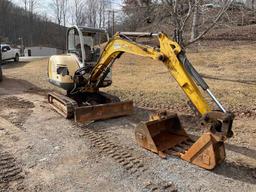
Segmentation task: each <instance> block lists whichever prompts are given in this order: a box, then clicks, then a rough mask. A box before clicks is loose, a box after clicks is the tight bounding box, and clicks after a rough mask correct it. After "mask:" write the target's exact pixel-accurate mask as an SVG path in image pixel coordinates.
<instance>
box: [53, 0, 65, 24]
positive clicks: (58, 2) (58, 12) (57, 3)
mask: <svg viewBox="0 0 256 192" xmlns="http://www.w3.org/2000/svg"><path fill="white" fill-rule="evenodd" d="M62 3H63V0H52V3H51V7H52V9H53V11H54V14H55V19H56V21H57V23H58V25H61V22H62V16H63V14H62V9H63V7H62V6H63V4H62Z"/></svg>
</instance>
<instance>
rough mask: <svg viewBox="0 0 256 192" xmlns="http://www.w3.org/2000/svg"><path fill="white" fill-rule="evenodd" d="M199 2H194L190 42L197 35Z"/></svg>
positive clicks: (197, 0)
mask: <svg viewBox="0 0 256 192" xmlns="http://www.w3.org/2000/svg"><path fill="white" fill-rule="evenodd" d="M199 14H200V13H199V0H195V7H194V13H193V21H192V29H191V40H192V39H195V38H196V37H197V36H198V35H199V31H198V23H199V19H200V16H199Z"/></svg>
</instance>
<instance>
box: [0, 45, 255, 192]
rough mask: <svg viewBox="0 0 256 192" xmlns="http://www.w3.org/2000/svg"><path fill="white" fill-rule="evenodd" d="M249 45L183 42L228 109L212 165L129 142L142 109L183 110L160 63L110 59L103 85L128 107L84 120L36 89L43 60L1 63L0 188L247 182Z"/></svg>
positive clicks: (201, 186) (42, 82)
mask: <svg viewBox="0 0 256 192" xmlns="http://www.w3.org/2000/svg"><path fill="white" fill-rule="evenodd" d="M255 48H256V43H252V42H250V44H241V45H236V46H222V47H210V48H205V47H199V49H198V52H191V51H188V57H189V58H190V60H191V62H192V63H193V64H194V66H195V67H196V68H197V69H198V70H199V71H200V73H201V74H202V75H203V76H204V77H205V79H206V81H207V82H208V83H209V85H210V87H211V88H212V91H213V92H214V93H215V94H216V96H217V97H218V98H219V99H220V101H222V103H223V105H224V106H225V107H226V108H227V109H229V110H231V111H234V112H235V114H236V119H235V121H234V126H233V127H234V128H233V130H234V137H233V138H231V139H229V140H228V142H227V144H226V152H227V158H226V160H225V162H224V163H222V164H221V165H220V166H218V167H217V168H216V169H214V170H213V171H207V170H204V169H201V168H199V167H196V166H194V165H192V164H189V163H187V162H185V161H182V160H181V159H178V158H176V157H169V158H168V159H167V160H163V159H160V158H159V157H158V156H157V155H155V154H152V153H150V152H148V151H146V150H143V149H142V148H139V147H138V146H137V145H136V143H135V139H134V128H135V127H136V125H137V124H138V123H139V122H140V121H142V120H146V119H147V118H148V115H149V114H150V113H151V110H150V109H154V110H157V109H160V110H162V109H167V110H170V111H174V112H178V113H179V114H180V115H184V114H185V115H186V116H184V118H183V119H185V117H186V118H187V115H188V114H190V115H191V114H192V113H191V111H190V109H189V108H188V107H187V105H186V101H187V99H186V97H185V96H184V94H183V93H182V91H181V90H180V88H179V87H178V86H177V84H176V83H175V81H174V80H173V79H172V78H171V77H170V76H169V74H168V72H167V70H166V69H165V67H164V65H162V64H161V63H158V62H154V61H152V60H150V59H145V58H140V57H133V56H131V55H124V56H123V57H122V58H121V59H119V60H118V61H117V63H116V64H115V65H114V68H113V82H114V83H113V85H112V86H111V87H109V88H107V89H105V91H106V92H109V93H112V94H115V95H117V96H119V97H120V98H122V99H133V100H134V102H135V105H136V109H135V112H134V114H133V115H132V116H129V117H121V118H116V119H111V120H105V121H97V122H94V123H90V124H76V123H74V122H73V121H72V120H66V119H63V118H62V117H61V116H60V115H59V114H57V113H56V112H55V111H53V110H52V109H51V108H50V106H49V105H48V103H47V101H46V93H47V91H48V90H52V89H54V87H53V86H51V85H50V84H49V83H48V82H47V74H46V68H47V60H39V61H33V62H27V63H25V62H23V63H18V64H14V63H8V64H5V65H4V66H3V73H4V76H5V77H4V81H3V82H1V83H0V191H43V192H45V191H49V192H50V191H72V192H73V191H74V192H79V191H81V192H82V191H95V192H96V191H145V192H146V191H237V192H240V191H256V141H255V136H256V78H255V74H256V68H255V66H256V52H255ZM145 108H148V110H146V109H145ZM184 121H185V120H184ZM194 125H195V124H194V123H193V122H191V124H189V125H186V127H187V130H188V132H189V133H190V134H194V135H198V134H200V131H199V130H198V129H196V127H194ZM99 141H101V142H99ZM113 149H115V150H113Z"/></svg>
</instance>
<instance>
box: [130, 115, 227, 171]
mask: <svg viewBox="0 0 256 192" xmlns="http://www.w3.org/2000/svg"><path fill="white" fill-rule="evenodd" d="M135 139H136V141H137V143H138V145H140V146H141V147H143V148H145V149H147V150H150V151H152V152H154V153H157V154H158V155H159V156H160V157H162V158H166V157H167V155H175V156H178V157H180V158H182V159H183V160H186V161H189V162H191V163H193V164H195V165H198V166H200V167H202V168H205V169H213V168H214V167H215V166H216V165H217V164H219V163H220V162H221V161H223V160H224V159H225V149H224V144H223V142H220V141H217V140H215V138H214V136H213V135H212V134H211V133H204V134H203V135H202V136H201V137H200V138H199V139H198V140H197V141H196V142H194V141H193V140H192V139H191V138H190V137H189V136H188V134H187V133H186V131H185V130H184V129H183V128H182V126H181V123H180V120H179V118H178V116H177V114H171V115H168V116H166V117H164V118H159V119H155V120H151V121H148V122H141V123H140V124H139V125H138V126H137V127H136V129H135Z"/></svg>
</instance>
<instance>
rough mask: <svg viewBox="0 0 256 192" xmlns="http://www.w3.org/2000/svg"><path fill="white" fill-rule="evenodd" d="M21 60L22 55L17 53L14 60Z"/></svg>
mask: <svg viewBox="0 0 256 192" xmlns="http://www.w3.org/2000/svg"><path fill="white" fill-rule="evenodd" d="M19 60H20V56H19V54H16V55H15V58H14V61H15V62H19Z"/></svg>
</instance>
